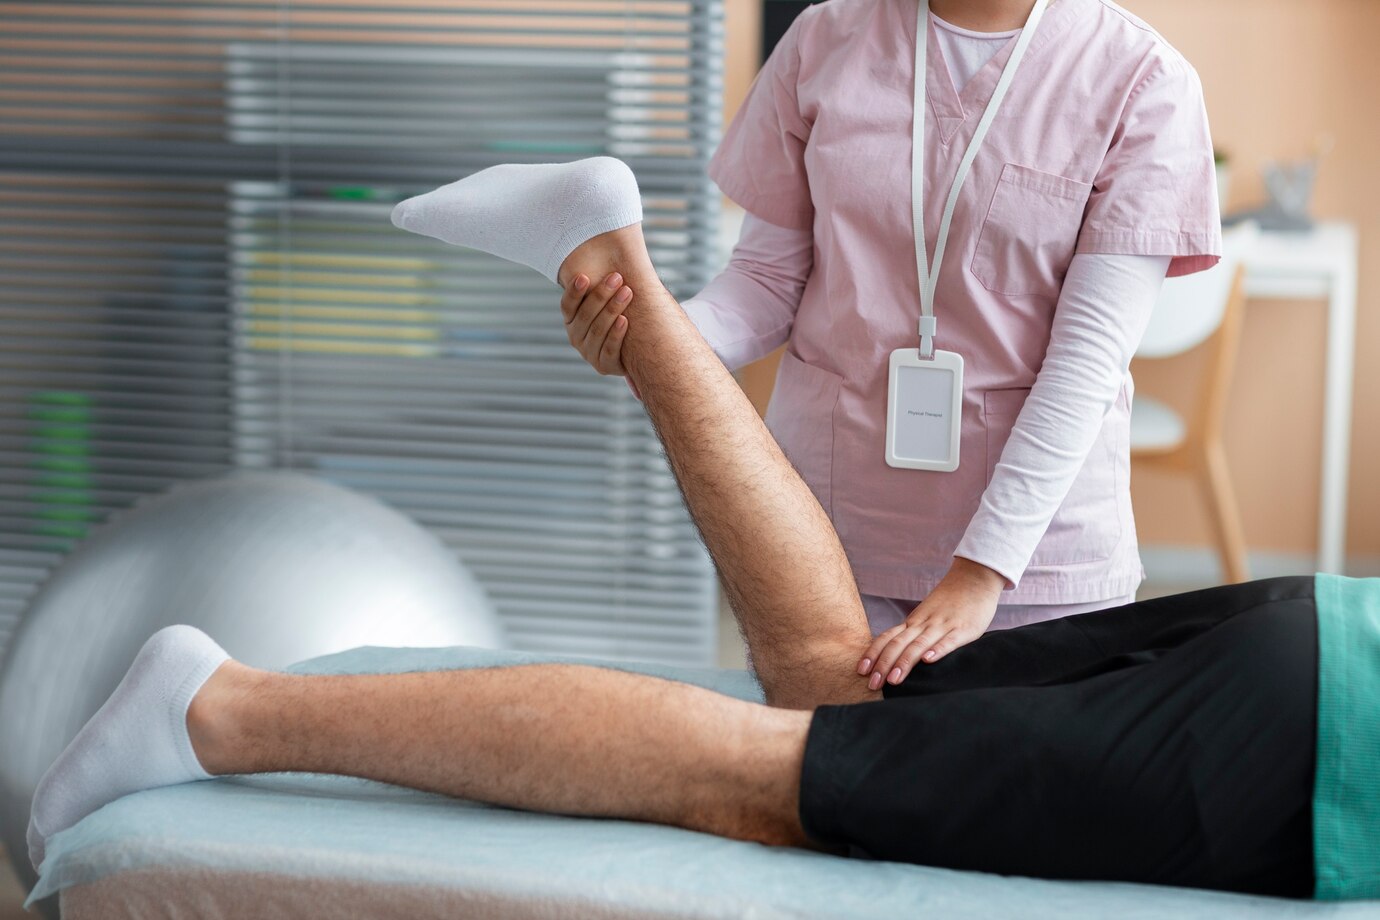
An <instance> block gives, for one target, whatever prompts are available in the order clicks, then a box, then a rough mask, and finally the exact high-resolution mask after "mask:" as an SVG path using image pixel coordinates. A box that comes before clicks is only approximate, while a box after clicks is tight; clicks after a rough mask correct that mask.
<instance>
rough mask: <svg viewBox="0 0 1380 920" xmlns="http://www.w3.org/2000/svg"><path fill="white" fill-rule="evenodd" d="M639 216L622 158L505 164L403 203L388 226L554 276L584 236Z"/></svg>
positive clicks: (630, 177)
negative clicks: (476, 250)
mask: <svg viewBox="0 0 1380 920" xmlns="http://www.w3.org/2000/svg"><path fill="white" fill-rule="evenodd" d="M641 220H642V196H641V195H640V194H639V192H638V190H637V179H636V178H635V177H634V176H633V173H632V170H631V169H629V168H628V166H627V164H626V163H624V162H623V161H622V160H615V159H614V158H613V157H590V158H589V159H587V160H576V161H575V162H574V163H541V164H537V165H531V166H525V165H518V164H504V165H502V166H491V167H489V168H488V169H483V170H480V171H479V172H477V173H475V174H474V175H471V176H466V177H465V178H464V179H461V180H460V181H459V182H452V183H451V184H450V185H443V186H441V187H440V188H438V189H435V190H434V191H430V192H427V193H426V194H425V195H418V196H417V197H415V198H409V199H407V200H406V201H403V202H400V203H399V204H398V206H397V207H395V208H394V209H393V224H394V226H397V227H400V228H402V229H403V230H410V231H412V232H413V233H420V234H422V235H423V236H430V237H434V238H436V239H438V240H443V241H444V242H447V243H453V244H455V245H456V246H467V247H469V248H470V249H479V250H482V251H483V252H487V253H490V254H491V255H496V256H498V257H500V258H503V259H507V260H508V261H510V262H518V263H521V264H522V265H526V266H528V267H529V268H535V269H536V270H537V271H539V272H541V273H542V274H543V275H545V276H546V277H548V278H550V279H551V280H552V281H555V280H556V273H557V271H558V270H559V269H560V267H561V263H562V262H564V261H565V257H566V256H568V255H570V253H571V252H573V251H574V249H575V247H577V246H579V245H580V244H581V243H583V242H584V241H585V240H588V239H590V238H591V237H595V236H598V235H599V234H601V233H608V232H609V231H610V230H617V229H619V228H621V227H627V226H631V225H632V224H636V223H639V222H641Z"/></svg>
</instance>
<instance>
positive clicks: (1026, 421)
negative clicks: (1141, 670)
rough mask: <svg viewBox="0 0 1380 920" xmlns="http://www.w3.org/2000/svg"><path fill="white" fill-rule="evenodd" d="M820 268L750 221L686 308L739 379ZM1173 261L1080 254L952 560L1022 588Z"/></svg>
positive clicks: (788, 318)
mask: <svg viewBox="0 0 1380 920" xmlns="http://www.w3.org/2000/svg"><path fill="white" fill-rule="evenodd" d="M813 261H814V249H813V237H812V234H811V232H810V231H808V230H792V229H788V228H784V227H778V226H776V225H774V224H771V223H768V222H767V221H764V220H761V219H760V218H757V217H754V216H753V215H751V214H749V215H748V216H747V218H746V220H745V221H744V223H743V231H742V235H741V237H740V238H739V241H738V245H737V246H736V247H735V248H734V250H733V255H732V257H731V259H730V262H729V265H728V267H727V268H726V269H725V270H724V271H723V272H722V273H721V274H720V275H719V276H718V277H716V278H715V279H714V280H713V281H711V282H710V283H709V284H708V285H707V286H706V287H705V289H704V290H703V291H701V292H700V293H699V294H697V295H696V296H695V297H694V298H692V299H690V300H688V301H686V302H685V303H684V304H683V306H684V307H685V310H686V312H687V313H688V314H689V315H690V318H691V320H692V321H693V322H694V323H695V325H696V327H698V328H699V330H700V333H701V334H702V335H704V337H705V339H706V340H707V341H708V342H709V344H710V345H711V346H712V347H713V348H714V351H715V352H716V353H717V354H718V355H719V358H720V359H721V360H722V361H723V362H724V364H726V365H727V366H728V367H729V368H731V369H736V368H738V367H741V366H742V365H744V364H747V363H750V362H752V361H755V360H757V359H758V358H761V357H763V356H765V355H767V354H768V353H770V352H771V351H772V350H773V349H775V348H777V347H778V346H780V345H781V344H783V343H784V342H785V341H786V340H787V339H788V338H789V337H790V332H791V326H792V324H793V323H794V321H795V312H796V310H797V309H798V308H799V305H800V298H801V294H802V292H803V291H804V289H805V282H806V279H808V278H809V275H810V270H811V268H812V267H813ZM1169 261H1170V259H1169V257H1168V256H1127V255H1109V254H1101V253H1080V254H1078V255H1075V256H1074V258H1073V261H1072V263H1071V264H1070V265H1069V270H1068V273H1067V275H1066V276H1065V279H1064V286H1063V290H1062V292H1061V294H1060V297H1059V303H1058V305H1057V307H1056V308H1055V313H1054V323H1053V328H1052V329H1051V332H1050V341H1049V346H1048V349H1047V351H1046V353H1045V360H1044V363H1043V365H1042V366H1041V369H1040V372H1039V374H1038V375H1037V376H1036V380H1035V384H1034V386H1033V388H1032V389H1031V391H1030V395H1029V397H1028V398H1027V399H1026V402H1025V405H1024V407H1023V408H1022V409H1021V412H1020V415H1019V417H1018V418H1017V419H1016V424H1015V428H1014V429H1013V430H1012V432H1011V437H1010V440H1009V441H1008V442H1007V445H1006V448H1005V449H1004V450H1003V451H1002V455H1001V459H1000V461H999V462H998V463H997V466H996V469H995V471H994V472H993V475H992V480H991V482H990V483H989V484H988V486H987V489H986V491H985V492H984V493H983V497H982V502H981V505H980V506H979V509H978V512H977V514H976V515H974V517H973V520H972V522H971V523H970V524H969V526H968V530H967V532H966V533H965V535H964V537H963V540H962V541H961V542H960V544H959V547H958V549H957V550H956V551H955V555H958V556H962V557H964V558H966V559H972V560H973V561H974V562H979V563H982V564H983V565H985V566H987V567H989V568H991V569H993V570H995V571H997V572H998V573H1000V574H1001V575H1003V576H1004V577H1005V578H1006V579H1007V580H1008V581H1009V582H1011V583H1012V584H1014V583H1016V582H1017V581H1019V580H1020V576H1021V573H1022V572H1023V571H1024V570H1025V567H1026V566H1027V565H1028V564H1029V562H1030V558H1031V556H1032V555H1033V554H1034V552H1035V548H1036V546H1038V545H1039V542H1040V539H1041V537H1043V536H1044V533H1045V530H1046V529H1048V527H1049V522H1050V521H1051V520H1052V519H1053V517H1054V514H1055V512H1056V511H1057V510H1058V508H1059V505H1060V504H1061V503H1062V502H1063V500H1064V497H1065V496H1066V495H1067V494H1068V491H1069V488H1070V487H1071V486H1072V484H1073V481H1074V479H1075V478H1077V476H1078V472H1079V470H1080V469H1082V466H1083V463H1084V461H1086V459H1087V456H1088V453H1089V452H1090V451H1091V449H1092V446H1093V444H1094V443H1095V442H1096V439H1097V436H1098V432H1099V431H1100V430H1101V427H1102V423H1103V420H1104V419H1105V417H1106V415H1107V412H1108V411H1109V410H1110V408H1111V406H1112V404H1113V403H1114V402H1115V400H1116V398H1117V394H1118V393H1119V392H1120V390H1121V386H1122V384H1123V382H1124V380H1125V377H1126V373H1127V368H1128V367H1129V366H1130V362H1131V356H1132V355H1133V354H1134V353H1135V349H1136V346H1137V345H1138V344H1139V343H1140V339H1141V336H1142V335H1143V334H1144V332H1145V328H1146V325H1147V324H1148V323H1149V320H1150V312H1151V310H1152V309H1153V308H1154V305H1155V299H1156V297H1157V296H1158V294H1159V290H1160V285H1161V284H1162V282H1163V280H1164V276H1165V272H1166V271H1167V270H1168V267H1169ZM878 449H879V450H880V446H879V448H878Z"/></svg>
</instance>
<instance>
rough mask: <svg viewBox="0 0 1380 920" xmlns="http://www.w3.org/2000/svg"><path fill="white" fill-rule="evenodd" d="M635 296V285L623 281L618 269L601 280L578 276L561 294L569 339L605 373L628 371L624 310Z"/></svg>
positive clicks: (626, 326)
mask: <svg viewBox="0 0 1380 920" xmlns="http://www.w3.org/2000/svg"><path fill="white" fill-rule="evenodd" d="M632 297H633V291H632V288H630V287H628V286H627V285H626V284H624V283H623V278H622V276H621V275H619V274H618V272H613V273H611V274H609V275H606V276H604V277H603V278H600V279H599V281H598V282H597V283H595V282H593V281H591V279H590V278H589V277H588V276H587V275H576V276H575V277H574V278H572V279H570V284H569V285H567V287H566V289H565V293H564V294H563V295H561V316H563V317H565V335H566V338H568V339H569V340H570V344H571V345H574V346H575V350H576V351H578V352H579V353H580V357H582V358H584V359H585V360H586V361H588V362H589V365H590V366H591V367H593V368H594V369H595V370H596V371H598V372H599V373H601V374H606V375H612V376H618V377H622V376H625V375H626V374H627V371H625V370H624V369H623V336H625V335H626V334H627V332H628V318H627V317H626V316H624V315H623V311H624V310H626V309H627V308H628V304H630V303H632Z"/></svg>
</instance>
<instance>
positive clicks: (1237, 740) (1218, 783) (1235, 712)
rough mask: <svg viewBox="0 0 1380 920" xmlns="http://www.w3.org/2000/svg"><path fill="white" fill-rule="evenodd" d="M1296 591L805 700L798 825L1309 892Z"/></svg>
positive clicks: (829, 835) (1008, 862) (1200, 599)
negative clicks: (838, 697) (807, 716)
mask: <svg viewBox="0 0 1380 920" xmlns="http://www.w3.org/2000/svg"><path fill="white" fill-rule="evenodd" d="M1317 660H1318V655H1317V619H1316V614H1315V610H1314V603H1313V579H1312V578H1311V577H1309V578H1280V579H1272V580H1269V581H1258V582H1252V583H1249V584H1244V585H1232V586H1228V587H1223V588H1212V589H1210V590H1207V591H1197V592H1194V593H1192V594H1181V595H1176V596H1173V597H1166V598H1160V599H1157V600H1152V601H1145V602H1142V603H1137V604H1130V605H1127V606H1125V607H1120V608H1116V609H1113V610H1107V611H1099V612H1097V613H1089V614H1084V615H1082V616H1075V617H1068V618H1066V619H1062V620H1055V621H1052V622H1048V623H1037V624H1033V625H1030V626H1025V627H1021V628H1019V629H1013V630H1008V631H1001V632H993V633H988V634H987V635H986V636H984V637H983V638H981V639H979V640H978V641H976V642H974V643H972V644H971V645H968V646H966V647H964V648H962V649H959V650H958V651H956V652H953V653H951V654H950V655H949V656H948V657H947V658H945V659H944V660H942V661H940V662H939V663H938V664H935V665H929V666H923V665H922V666H918V667H916V668H915V670H914V671H913V672H912V673H911V675H910V676H909V677H908V678H907V679H906V681H905V682H904V683H902V684H901V685H900V686H898V687H890V686H888V687H887V689H886V692H885V697H886V698H885V699H884V700H883V701H881V702H878V703H863V704H859V705H853V706H825V707H822V708H820V709H819V710H818V711H817V712H816V713H815V716H814V719H813V721H812V723H811V725H810V733H809V740H808V742H807V744H806V748H805V765H804V769H803V772H802V776H801V792H800V817H801V821H802V823H803V825H804V827H805V831H806V833H808V834H809V835H810V836H811V837H812V838H814V839H815V840H817V841H819V842H820V843H823V844H826V845H830V846H835V847H843V848H847V849H848V850H849V851H850V852H852V853H854V854H856V855H864V856H871V857H873V858H877V859H887V860H895V861H901V862H911V863H920V864H923V865H928V866H944V867H949V868H954V869H970V870H977V871H982V872H996V873H1002V874H1011V875H1028V876H1039V877H1043V878H1060V879H1107V880H1120V881H1129V882H1150V883H1157V884H1165V885H1184V886H1191V887H1200V888H1216V889H1221V890H1225V891H1240V892H1251V893H1257V894H1270V895H1286V896H1296V897H1307V896H1309V895H1311V893H1312V891H1313V845H1312V812H1311V805H1312V793H1313V764H1314V752H1315V743H1316V738H1315V734H1316V723H1317V670H1318V668H1317Z"/></svg>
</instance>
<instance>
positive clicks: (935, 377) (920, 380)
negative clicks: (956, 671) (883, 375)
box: [886, 348, 963, 473]
mask: <svg viewBox="0 0 1380 920" xmlns="http://www.w3.org/2000/svg"><path fill="white" fill-rule="evenodd" d="M887 379H888V381H889V383H888V386H887V395H886V462H887V465H888V466H894V467H898V468H900V469H907V470H934V471H936V472H941V473H951V472H953V471H954V470H956V469H958V441H959V438H958V434H959V424H960V422H961V421H962V417H963V357H962V355H959V354H957V353H956V352H952V351H936V352H935V353H934V358H932V359H930V360H925V359H922V358H921V357H920V352H919V350H918V349H916V348H898V349H896V350H895V351H893V352H892V353H891V369H890V372H889V373H888V374H887Z"/></svg>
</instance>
